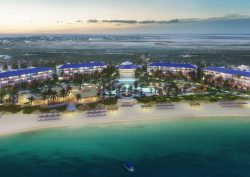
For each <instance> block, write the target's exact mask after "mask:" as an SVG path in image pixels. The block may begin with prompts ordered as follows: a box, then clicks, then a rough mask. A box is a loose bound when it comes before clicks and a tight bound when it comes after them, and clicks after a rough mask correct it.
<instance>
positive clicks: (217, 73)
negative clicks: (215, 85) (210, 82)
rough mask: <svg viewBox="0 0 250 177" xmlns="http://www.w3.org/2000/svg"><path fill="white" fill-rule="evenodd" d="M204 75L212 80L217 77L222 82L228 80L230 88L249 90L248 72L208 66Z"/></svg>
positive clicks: (249, 78)
mask: <svg viewBox="0 0 250 177" xmlns="http://www.w3.org/2000/svg"><path fill="white" fill-rule="evenodd" d="M204 74H205V75H211V76H212V77H213V79H216V78H218V77H222V78H223V80H224V81H225V80H227V79H230V80H231V81H232V86H237V88H240V89H249V88H250V72H248V71H240V70H236V69H227V68H221V67H214V66H210V67H207V68H204Z"/></svg>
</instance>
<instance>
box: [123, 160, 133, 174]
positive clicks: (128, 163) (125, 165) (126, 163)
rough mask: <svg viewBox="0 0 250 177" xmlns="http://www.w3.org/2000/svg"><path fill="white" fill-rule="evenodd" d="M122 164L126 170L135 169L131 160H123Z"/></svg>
mask: <svg viewBox="0 0 250 177" xmlns="http://www.w3.org/2000/svg"><path fill="white" fill-rule="evenodd" d="M123 166H124V168H125V169H126V170H128V171H129V172H131V173H133V172H134V171H135V168H134V165H133V164H132V163H131V162H128V161H124V162H123Z"/></svg>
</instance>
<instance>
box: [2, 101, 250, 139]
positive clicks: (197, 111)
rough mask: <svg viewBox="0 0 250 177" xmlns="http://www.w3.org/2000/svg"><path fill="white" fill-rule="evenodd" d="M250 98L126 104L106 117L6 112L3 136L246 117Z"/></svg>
mask: <svg viewBox="0 0 250 177" xmlns="http://www.w3.org/2000/svg"><path fill="white" fill-rule="evenodd" d="M249 104H250V102H248V106H246V107H233V108H232V107H221V106H220V105H219V104H218V103H201V105H200V106H198V107H191V106H190V105H189V103H185V102H183V103H176V104H175V109H174V110H157V109H155V108H151V109H142V108H141V106H140V105H139V104H137V105H135V106H134V107H132V108H126V107H122V108H119V110H118V111H117V112H113V113H108V115H107V116H105V117H94V118H90V117H86V115H85V114H86V113H85V112H75V113H72V114H63V115H62V119H60V120H54V121H38V116H39V114H35V113H34V114H28V115H27V114H23V113H17V114H10V113H5V114H4V115H3V116H2V117H1V118H0V136H3V135H10V134H15V133H21V132H27V131H33V130H37V129H44V128H55V127H62V126H87V125H96V124H116V123H124V122H142V121H160V120H167V121H172V120H176V119H181V118H193V117H201V118H202V117H246V118H248V117H249V118H250V105H249Z"/></svg>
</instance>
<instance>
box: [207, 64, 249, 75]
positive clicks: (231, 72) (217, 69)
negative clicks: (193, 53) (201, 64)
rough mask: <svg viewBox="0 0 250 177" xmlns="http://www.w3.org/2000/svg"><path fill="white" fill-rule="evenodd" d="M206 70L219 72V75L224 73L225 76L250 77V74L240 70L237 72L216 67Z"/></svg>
mask: <svg viewBox="0 0 250 177" xmlns="http://www.w3.org/2000/svg"><path fill="white" fill-rule="evenodd" d="M204 70H205V71H213V72H219V73H224V74H232V75H238V76H244V77H250V72H247V71H239V70H235V69H227V68H219V67H215V66H209V67H207V68H204Z"/></svg>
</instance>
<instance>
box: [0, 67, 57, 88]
mask: <svg viewBox="0 0 250 177" xmlns="http://www.w3.org/2000/svg"><path fill="white" fill-rule="evenodd" d="M52 74H53V70H52V69H51V68H47V67H39V68H29V69H21V70H13V71H6V72H0V87H2V86H6V85H15V84H18V83H21V82H30V81H32V80H45V79H49V78H51V76H52Z"/></svg>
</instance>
